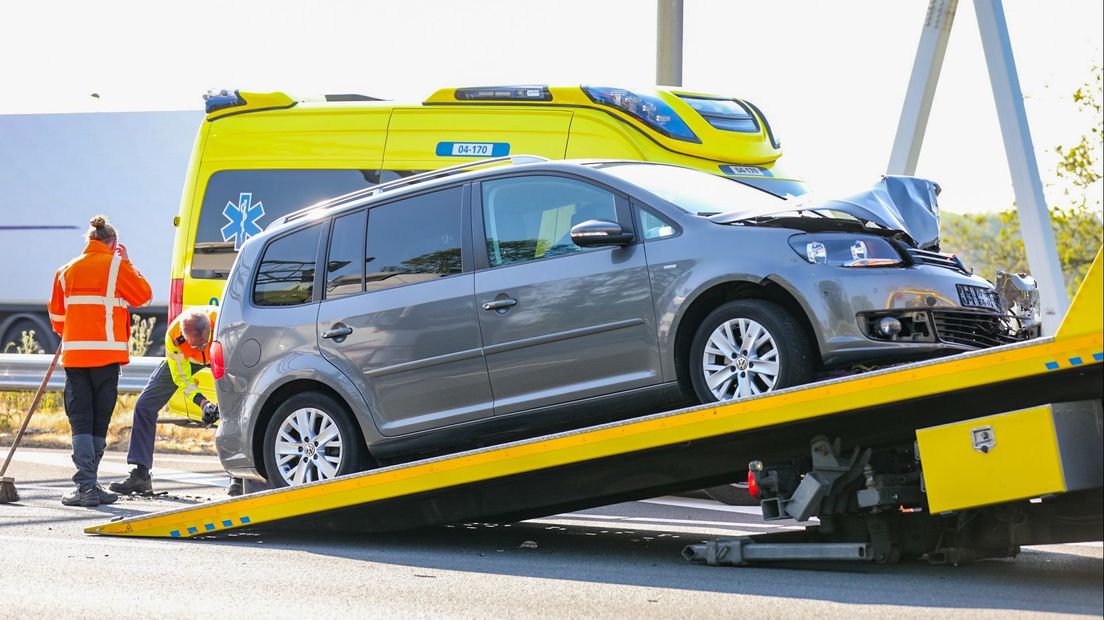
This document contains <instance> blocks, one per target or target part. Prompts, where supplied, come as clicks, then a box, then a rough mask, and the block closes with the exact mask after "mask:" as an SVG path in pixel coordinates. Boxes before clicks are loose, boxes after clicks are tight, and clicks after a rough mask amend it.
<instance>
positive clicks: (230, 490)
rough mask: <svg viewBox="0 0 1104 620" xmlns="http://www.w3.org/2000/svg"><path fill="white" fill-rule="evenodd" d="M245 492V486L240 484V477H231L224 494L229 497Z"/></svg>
mask: <svg viewBox="0 0 1104 620" xmlns="http://www.w3.org/2000/svg"><path fill="white" fill-rule="evenodd" d="M244 492H245V486H244V485H243V484H242V479H241V478H231V479H230V486H229V487H227V488H226V494H227V495H229V496H230V497H237V496H239V495H241V494H242V493H244Z"/></svg>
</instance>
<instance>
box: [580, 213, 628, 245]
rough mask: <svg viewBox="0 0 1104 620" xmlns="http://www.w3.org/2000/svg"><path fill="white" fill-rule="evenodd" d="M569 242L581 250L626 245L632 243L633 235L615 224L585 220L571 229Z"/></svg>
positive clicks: (606, 221) (605, 221)
mask: <svg viewBox="0 0 1104 620" xmlns="http://www.w3.org/2000/svg"><path fill="white" fill-rule="evenodd" d="M571 241H572V242H574V243H575V245H577V246H579V247H581V248H592V247H597V246H601V245H628V244H630V243H632V242H633V235H632V233H630V232H626V231H625V229H624V228H621V225H620V224H618V223H617V222H611V221H609V220H587V221H585V222H579V223H578V224H576V225H574V226H572V227H571Z"/></svg>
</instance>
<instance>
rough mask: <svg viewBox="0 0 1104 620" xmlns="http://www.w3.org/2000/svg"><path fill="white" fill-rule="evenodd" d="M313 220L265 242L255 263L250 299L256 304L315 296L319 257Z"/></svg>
mask: <svg viewBox="0 0 1104 620" xmlns="http://www.w3.org/2000/svg"><path fill="white" fill-rule="evenodd" d="M321 230H322V226H321V225H320V224H315V225H314V226H311V227H309V228H304V229H302V230H297V231H295V232H293V233H291V234H289V235H286V236H283V237H280V238H279V239H276V240H274V241H272V242H271V243H269V244H268V247H267V248H265V251H264V256H263V257H262V258H261V262H260V264H259V265H258V266H257V279H256V280H255V281H254V283H253V303H254V304H256V305H258V306H297V305H300V304H306V303H310V302H311V301H312V300H313V299H314V271H315V263H316V260H317V258H318V236H319V234H320V231H321Z"/></svg>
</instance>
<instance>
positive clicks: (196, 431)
mask: <svg viewBox="0 0 1104 620" xmlns="http://www.w3.org/2000/svg"><path fill="white" fill-rule="evenodd" d="M132 319H133V321H132V326H131V334H130V354H131V355H134V356H141V355H145V353H146V351H147V350H148V349H149V346H150V344H151V343H152V339H153V326H154V321H155V319H153V318H149V319H146V320H143V319H141V318H140V317H138V316H134V317H132ZM3 352H4V353H45V351H44V350H43V349H42V347H41V346H40V345H39V344H38V340H37V338H35V333H34V331H33V330H31V331H25V332H23V333H22V337H21V338H20V342H9V343H7V344H6V345H5V346H4V348H3ZM33 399H34V394H33V393H31V392H0V445H4V446H10V445H11V443H12V441H13V440H14V439H15V433H16V432H18V430H19V425H20V424H21V423H22V422H23V416H24V415H26V413H27V409H29V408H30V406H31V401H32V400H33ZM137 399H138V395H137V394H123V395H121V396H119V399H118V400H117V401H116V403H115V414H114V415H113V416H111V425H110V426H109V427H108V429H107V449H108V450H121V449H125V448H126V447H127V446H128V445H130V426H131V416H132V415H133V412H134V402H135V401H136V400H137ZM165 413H167V410H166V409H162V410H161V412H160V414H159V415H158V421H159V423H158V425H157V439H156V443H155V444H154V453H158V452H160V453H163V454H215V431H214V429H207V428H203V427H198V426H196V425H194V424H193V423H190V422H189V421H187V420H184V419H183V418H167V417H163V416H164V414H165ZM70 435H71V433H70V429H69V419H68V418H67V417H66V416H65V402H64V399H63V396H62V393H61V392H47V393H45V394H43V395H42V402H41V403H39V405H38V411H36V412H35V414H34V417H33V418H31V423H30V425H29V426H28V427H27V433H26V435H24V436H23V441H22V442H21V443H20V445H22V446H27V447H35V448H67V447H69V446H71V445H72V442H71V440H70Z"/></svg>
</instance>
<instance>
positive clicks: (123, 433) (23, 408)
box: [0, 392, 215, 454]
mask: <svg viewBox="0 0 1104 620" xmlns="http://www.w3.org/2000/svg"><path fill="white" fill-rule="evenodd" d="M33 398H34V394H33V393H31V392H0V445H3V446H10V445H11V442H12V441H13V440H14V439H15V433H16V432H18V430H19V425H20V424H21V423H22V421H23V416H24V415H26V413H27V409H28V408H29V407H30V406H31V400H32V399H33ZM137 399H138V395H137V394H124V395H121V396H119V399H118V401H117V402H116V405H115V414H114V415H113V416H112V417H111V425H110V426H109V427H108V429H107V449H108V450H123V449H125V448H126V447H127V446H129V445H130V427H131V416H132V412H133V411H134V402H135V401H136V400H137ZM166 412H167V409H163V410H162V411H161V415H160V416H159V417H158V425H157V439H156V443H155V444H154V453H155V454H156V453H161V454H215V430H214V429H213V428H209V429H208V428H203V427H201V426H195V425H193V424H192V423H190V422H188V421H186V420H184V419H183V418H169V417H165V416H164V414H165V413H166ZM20 445H21V446H26V447H36V448H68V447H69V446H71V445H72V443H71V440H70V429H69V419H68V418H67V417H66V416H65V407H64V403H63V399H62V394H61V392H47V393H46V394H44V395H43V397H42V402H41V403H40V404H39V408H38V411H36V412H35V414H34V417H33V418H31V423H30V425H29V426H28V427H27V434H26V435H24V436H23V441H22V442H21V443H20Z"/></svg>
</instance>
